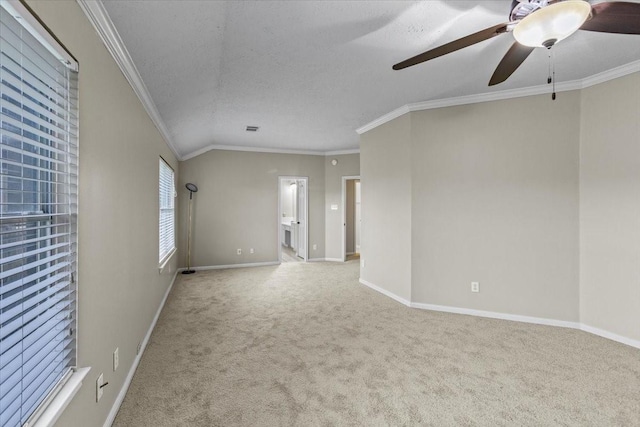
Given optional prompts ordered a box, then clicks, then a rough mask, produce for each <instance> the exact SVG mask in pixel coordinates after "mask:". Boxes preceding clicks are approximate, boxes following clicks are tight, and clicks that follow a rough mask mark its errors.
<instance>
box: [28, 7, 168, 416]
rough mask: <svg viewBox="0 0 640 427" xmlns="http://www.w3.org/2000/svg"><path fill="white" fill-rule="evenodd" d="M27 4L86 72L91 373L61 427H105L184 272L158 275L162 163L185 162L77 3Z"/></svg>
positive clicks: (86, 298) (83, 262) (82, 319)
mask: <svg viewBox="0 0 640 427" xmlns="http://www.w3.org/2000/svg"><path fill="white" fill-rule="evenodd" d="M28 4H29V7H31V8H32V9H33V10H34V11H35V13H36V14H37V15H38V16H39V17H40V19H41V20H42V21H43V22H44V23H45V24H46V25H47V26H48V27H49V28H50V29H51V30H52V31H53V33H54V34H55V35H56V36H57V37H58V38H59V39H60V40H61V42H62V43H63V44H64V45H65V46H66V47H67V48H68V49H69V50H70V51H71V52H72V53H73V55H74V56H75V57H76V58H77V59H78V62H79V64H80V73H79V97H80V99H79V108H80V112H79V132H80V140H79V173H80V176H79V214H78V222H79V224H78V227H79V230H78V231H79V236H78V250H79V251H78V340H77V342H78V365H79V366H80V367H87V366H90V367H91V368H92V369H91V371H90V372H89V374H88V376H87V377H86V378H85V381H84V383H83V385H82V388H81V389H80V391H79V392H78V394H77V395H76V396H75V398H74V399H73V401H72V402H71V403H70V405H69V406H68V407H67V409H66V410H65V411H64V413H63V414H62V417H61V418H60V419H59V421H58V423H57V425H59V426H102V425H103V424H104V422H105V420H106V418H107V415H108V413H109V411H110V410H111V408H112V406H113V404H114V402H115V399H116V396H117V394H118V393H119V392H120V390H121V388H122V386H123V385H124V382H125V378H126V376H127V374H128V372H129V369H130V368H131V366H132V364H133V361H134V359H135V357H136V350H137V346H138V343H140V342H141V341H142V340H143V338H144V336H145V334H146V333H147V331H148V329H149V327H150V325H151V322H152V320H153V318H154V316H155V313H156V311H157V310H158V307H159V305H160V303H161V301H162V298H163V296H164V294H165V292H166V290H167V289H168V287H169V285H170V284H171V281H172V279H173V277H174V273H175V271H176V268H177V258H176V257H174V258H173V259H172V260H171V261H170V262H169V264H168V265H167V267H166V268H165V270H164V271H163V272H161V273H159V271H158V244H159V243H158V221H159V205H158V203H159V199H158V191H159V190H158V174H159V170H158V168H159V166H158V163H159V162H158V158H159V156H162V157H163V158H164V159H165V160H166V161H167V162H168V163H169V164H170V165H171V166H172V167H173V168H174V170H175V171H176V174H177V172H178V162H177V161H176V158H175V157H174V155H173V154H172V152H171V151H170V149H169V148H168V146H167V145H166V143H165V142H164V140H163V138H162V136H161V135H160V133H159V132H158V131H157V129H156V128H155V126H154V124H153V122H152V121H151V120H150V119H149V117H148V115H147V113H146V111H145V109H144V108H143V106H142V104H141V103H140V101H139V99H138V98H137V96H136V95H135V93H134V92H133V90H132V89H131V87H130V86H129V84H128V82H127V81H126V79H125V78H124V76H123V75H122V73H121V72H120V69H119V68H118V66H117V65H116V63H115V61H114V60H113V58H112V57H111V55H110V54H109V52H108V51H107V50H106V48H105V47H104V45H103V43H102V41H101V40H100V38H99V37H98V35H97V34H96V32H95V30H94V28H93V27H92V26H91V24H90V23H89V21H88V20H87V18H86V17H85V15H84V13H83V12H82V11H81V9H80V8H79V6H78V5H77V3H76V2H71V1H65V2H46V1H29V2H28ZM116 347H117V348H119V356H120V366H119V368H118V370H117V371H116V372H113V369H112V367H113V361H112V358H113V351H114V350H115V349H116ZM101 372H103V373H104V380H105V381H107V382H109V386H108V387H105V388H104V395H103V396H102V399H101V400H100V402H96V389H95V384H96V379H97V377H98V375H99V374H100V373H101Z"/></svg>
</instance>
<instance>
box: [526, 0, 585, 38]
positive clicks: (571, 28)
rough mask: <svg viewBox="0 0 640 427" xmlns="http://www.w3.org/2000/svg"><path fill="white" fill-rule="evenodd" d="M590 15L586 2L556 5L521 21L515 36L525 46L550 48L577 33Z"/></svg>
mask: <svg viewBox="0 0 640 427" xmlns="http://www.w3.org/2000/svg"><path fill="white" fill-rule="evenodd" d="M590 13H591V5H590V4H589V3H587V2H586V1H584V0H566V1H561V2H558V3H554V4H552V5H549V6H546V7H543V8H542V9H540V10H537V11H535V12H533V13H532V14H531V15H528V16H527V17H525V18H524V19H523V20H522V21H520V22H519V23H518V24H517V25H516V27H515V28H514V29H513V36H514V37H515V39H516V40H517V41H518V43H520V44H522V45H525V46H530V47H549V48H550V47H551V46H553V45H554V44H556V43H558V42H559V41H561V40H564V39H566V38H567V37H569V36H570V35H571V34H573V33H575V32H576V31H577V30H578V29H579V28H580V27H581V26H582V24H584V21H586V20H587V18H588V17H589V14H590Z"/></svg>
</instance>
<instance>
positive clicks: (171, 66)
mask: <svg viewBox="0 0 640 427" xmlns="http://www.w3.org/2000/svg"><path fill="white" fill-rule="evenodd" d="M635 1H636V2H640V0H635ZM593 3H595V2H593ZM103 4H104V6H105V8H106V10H107V12H108V14H109V17H110V18H111V20H112V22H113V24H114V25H115V28H116V29H117V32H118V33H119V35H120V37H121V38H122V40H123V42H124V44H125V46H126V49H127V50H128V52H129V54H130V56H131V58H132V59H133V62H134V63H135V66H136V68H137V69H138V72H139V73H140V75H141V77H142V80H143V81H144V83H145V85H146V87H147V89H148V91H149V93H150V95H151V97H152V99H153V102H154V103H155V106H156V108H157V110H158V112H159V113H160V116H161V117H162V121H163V122H164V124H165V126H166V128H167V129H168V131H169V133H170V136H171V139H172V140H173V142H174V144H175V145H176V149H177V151H178V152H179V154H180V156H185V155H189V154H191V153H194V152H197V151H198V150H203V149H206V148H207V147H211V146H234V147H254V148H268V149H279V150H309V151H320V152H323V151H337V150H349V149H356V148H358V135H357V134H356V132H355V129H357V128H358V127H360V126H362V125H364V124H366V123H368V122H370V121H372V120H374V119H376V118H377V117H379V116H381V115H384V114H385V113H388V112H389V111H391V110H394V109H396V108H398V107H400V106H402V105H405V104H408V103H414V102H419V101H428V100H435V99H443V98H450V97H458V96H465V95H473V94H482V93H489V92H495V91H504V90H508V89H516V88H523V87H530V86H538V85H543V84H545V83H546V79H547V75H548V67H549V59H548V54H547V51H546V50H545V49H542V48H541V49H537V50H536V51H535V52H534V53H533V54H532V55H531V56H530V57H529V58H528V59H527V60H526V61H525V63H524V64H523V65H522V66H521V67H520V68H519V69H518V70H517V71H516V72H515V73H514V74H513V75H512V76H511V78H510V79H509V80H507V81H506V82H505V83H502V84H500V85H497V86H493V87H488V86H487V83H488V81H489V78H490V77H491V75H492V73H493V71H494V69H495V67H496V65H497V64H498V63H499V61H500V59H501V58H502V56H503V55H504V54H505V52H506V51H507V49H508V48H509V46H510V45H511V44H512V43H513V36H512V35H511V34H504V35H500V36H499V37H496V38H494V39H491V40H488V41H485V42H482V43H479V44H477V45H474V46H471V47H468V48H466V49H463V50H461V51H458V52H455V53H453V54H450V55H447V56H444V57H441V58H438V59H435V60H432V61H429V62H427V63H424V64H421V65H418V66H415V67H412V68H408V69H405V70H402V71H393V70H392V69H391V66H392V65H393V64H395V63H397V62H399V61H402V60H404V59H406V58H408V57H410V56H413V55H415V54H418V53H420V52H422V51H425V50H427V49H430V48H433V47H435V46H438V45H440V44H443V43H446V42H449V41H451V40H453V39H456V38H459V37H462V36H465V35H467V34H469V33H472V32H475V31H478V30H481V29H484V28H486V27H489V26H491V25H495V24H498V23H502V22H506V21H508V14H509V12H510V5H511V1H510V0H499V1H481V2H478V1H436V0H430V1H421V2H402V1H226V2H223V1H172V0H164V1H103ZM553 54H554V57H555V69H556V81H558V82H567V81H574V80H578V79H583V78H586V77H589V76H592V75H594V74H597V73H601V72H603V71H606V70H609V69H612V68H615V67H619V66H622V65H625V64H628V63H631V62H634V61H638V60H640V36H633V35H615V34H602V33H591V32H587V31H578V32H577V33H575V34H574V35H572V36H571V37H570V38H568V39H567V40H564V41H563V42H561V43H559V44H558V45H556V46H555V47H554V48H553ZM549 102H551V100H550V101H549ZM505 119H508V118H505ZM247 125H255V126H259V127H260V129H259V131H258V132H255V133H250V132H246V131H245V128H246V126H247Z"/></svg>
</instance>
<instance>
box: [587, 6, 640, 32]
mask: <svg viewBox="0 0 640 427" xmlns="http://www.w3.org/2000/svg"><path fill="white" fill-rule="evenodd" d="M591 13H592V15H593V17H592V18H591V19H590V20H588V21H587V22H585V23H584V24H582V27H580V29H581V30H587V31H598V32H600V33H615V34H640V3H630V2H625V1H618V2H606V3H599V4H596V5H593V7H592V8H591Z"/></svg>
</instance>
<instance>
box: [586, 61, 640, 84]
mask: <svg viewBox="0 0 640 427" xmlns="http://www.w3.org/2000/svg"><path fill="white" fill-rule="evenodd" d="M637 72H640V60H638V61H633V62H630V63H628V64H625V65H621V66H619V67H616V68H612V69H610V70H607V71H603V72H602V73H598V74H594V75H593V76H590V77H585V78H584V79H582V88H583V89H585V88H588V87H591V86H595V85H598V84H600V83H604V82H608V81H609V80H613V79H617V78H619V77H624V76H626V75H629V74H633V73H637Z"/></svg>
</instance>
